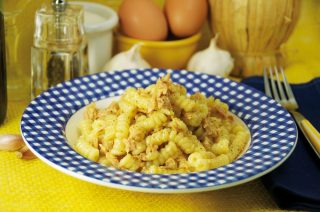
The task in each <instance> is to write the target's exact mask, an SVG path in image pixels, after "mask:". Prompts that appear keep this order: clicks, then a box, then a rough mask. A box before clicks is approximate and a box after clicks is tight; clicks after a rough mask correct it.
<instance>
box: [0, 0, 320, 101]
mask: <svg viewBox="0 0 320 212" xmlns="http://www.w3.org/2000/svg"><path fill="white" fill-rule="evenodd" d="M70 2H71V1H70ZM90 2H95V3H100V4H103V5H105V6H108V7H111V8H112V9H114V10H115V11H117V10H118V8H119V6H120V4H121V0H92V1H90ZM156 2H157V4H159V5H160V6H162V5H163V2H164V0H156ZM301 2H302V5H301V13H300V17H299V20H298V23H297V25H296V27H295V29H294V31H293V33H292V35H291V36H290V38H289V40H288V41H287V42H286V43H285V44H284V45H283V46H282V48H281V52H282V53H283V55H284V59H285V64H286V73H287V77H288V78H289V81H290V82H292V83H296V82H297V78H295V75H296V74H298V73H300V74H301V72H303V73H304V74H303V75H301V76H303V78H299V82H307V81H309V80H311V79H312V78H314V77H316V76H320V54H319V52H318V50H319V49H320V1H318V0H303V1H301ZM43 3H51V1H50V0H10V1H9V0H5V1H1V5H2V11H3V12H4V14H5V17H6V21H5V25H6V31H7V33H6V40H7V47H6V48H7V49H9V51H10V52H9V53H7V54H8V55H9V58H10V61H11V62H10V64H7V71H8V72H10V71H11V70H13V69H14V70H16V72H17V73H21V74H22V75H23V76H24V77H22V78H21V77H18V78H19V79H20V80H22V81H19V79H17V80H16V81H15V82H10V80H9V81H8V84H11V85H9V86H12V84H21V83H22V84H24V85H25V86H30V84H29V83H30V82H29V81H28V80H26V79H29V78H30V74H31V71H30V70H31V64H30V63H31V50H30V49H31V47H32V44H33V33H34V18H35V12H36V10H37V9H39V7H40V6H41V4H43ZM209 28H210V27H209V24H208V23H206V24H205V25H204V27H203V29H202V37H201V40H200V43H199V45H198V49H204V48H206V47H207V46H208V44H209V41H210V38H211V37H212V33H211V31H210V29H209ZM7 60H8V58H7ZM21 95H25V96H28V94H27V90H24V91H21ZM9 100H10V93H9Z"/></svg>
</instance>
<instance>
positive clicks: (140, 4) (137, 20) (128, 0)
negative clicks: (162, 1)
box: [118, 0, 168, 40]
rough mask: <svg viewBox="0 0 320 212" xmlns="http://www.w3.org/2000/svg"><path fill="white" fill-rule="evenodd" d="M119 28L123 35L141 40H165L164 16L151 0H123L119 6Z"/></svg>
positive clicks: (166, 31)
mask: <svg viewBox="0 0 320 212" xmlns="http://www.w3.org/2000/svg"><path fill="white" fill-rule="evenodd" d="M118 13H119V17H120V28H121V31H122V33H124V34H125V35H127V36H129V37H132V38H136V39H143V40H165V39H166V38H167V34H168V25H167V21H166V17H165V15H164V13H163V12H162V10H161V8H160V7H158V5H157V4H155V3H154V2H153V1H152V0H124V1H123V2H122V4H121V5H120V8H119V12H118Z"/></svg>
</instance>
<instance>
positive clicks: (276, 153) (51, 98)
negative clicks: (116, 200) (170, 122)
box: [21, 69, 297, 193]
mask: <svg viewBox="0 0 320 212" xmlns="http://www.w3.org/2000/svg"><path fill="white" fill-rule="evenodd" d="M167 72H171V78H172V80H173V81H174V82H176V83H180V84H182V85H184V86H185V87H186V88H187V90H188V93H194V92H201V93H203V94H205V95H206V96H210V95H212V96H214V97H216V98H219V99H221V100H222V101H224V102H225V103H227V104H228V105H229V108H230V110H231V112H233V113H234V114H236V115H237V116H238V117H240V118H241V119H242V120H243V121H244V123H245V124H246V125H247V126H248V128H249V130H250V133H251V144H250V146H249V148H248V150H247V151H246V152H245V153H244V154H243V155H242V157H240V158H239V159H238V160H236V161H234V162H232V163H231V164H228V165H226V166H222V167H219V168H216V169H213V170H208V171H203V172H196V173H186V174H167V175H161V174H144V173H137V172H131V171H124V170H118V169H116V168H113V167H105V166H102V165H100V164H98V163H95V162H92V161H90V160H88V159H86V158H84V157H82V156H81V155H79V154H78V153H77V152H75V151H74V150H73V149H72V148H71V147H70V146H69V144H68V143H67V140H66V137H65V132H64V131H65V127H66V124H67V122H68V120H69V118H70V117H71V116H72V115H73V114H74V113H76V112H77V111H78V110H79V109H81V108H83V107H84V106H85V105H87V104H89V103H90V102H92V101H98V100H102V99H106V98H110V97H114V96H119V95H121V94H122V93H123V92H124V90H125V89H126V88H127V87H147V86H148V85H150V84H153V83H155V82H156V80H157V79H158V78H159V77H161V76H164V75H165V74H166V73H167ZM21 132H22V135H23V137H24V140H25V142H26V143H27V145H28V147H29V148H30V149H31V151H32V152H33V153H34V154H35V155H36V156H37V157H39V158H40V159H41V160H43V161H44V162H45V163H47V164H48V165H50V166H52V167H53V168H56V169H58V170H60V171H62V172H63V173H66V174H68V175H71V176H74V177H76V178H79V179H82V180H85V181H89V182H92V183H95V184H99V185H103V186H108V187H113V188H119V189H126V190H132V191H141V192H151V193H187V192H200V191H208V190H215V189H221V188H226V187H230V186H234V185H238V184H241V183H245V182H248V181H250V180H253V179H256V178H258V177H260V176H262V175H264V174H266V173H268V172H270V171H272V170H273V169H275V168H276V167H278V166H279V165H280V164H281V163H283V162H284V161H285V160H286V159H287V158H288V157H289V155H290V154H291V153H292V151H293V149H294V147H295V144H296V142H297V128H296V125H295V123H294V121H293V120H292V118H291V116H290V115H289V113H288V112H287V111H286V110H285V109H284V108H282V107H281V105H279V104H278V103H276V102H275V101H274V100H273V99H271V98H269V97H267V96H265V95H264V94H263V93H261V92H259V91H257V90H255V89H253V88H251V87H249V86H247V85H244V84H241V83H238V82H234V81H231V80H229V79H226V78H221V77H217V76H210V75H206V74H202V73H195V72H188V71H184V70H182V71H181V70H180V71H174V70H161V69H144V70H126V71H120V72H108V73H105V72H103V73H98V74H93V75H88V76H85V77H81V78H77V79H73V80H70V81H67V82H65V83H61V84H58V85H57V86H56V87H53V88H51V89H49V90H48V91H46V92H44V93H42V94H41V95H40V96H38V97H37V98H36V99H34V100H33V101H32V102H31V103H30V105H29V106H28V107H27V108H26V110H25V111H24V114H23V116H22V120H21Z"/></svg>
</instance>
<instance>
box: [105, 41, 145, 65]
mask: <svg viewBox="0 0 320 212" xmlns="http://www.w3.org/2000/svg"><path fill="white" fill-rule="evenodd" d="M150 67H151V66H150V65H149V63H148V62H147V61H145V60H144V59H143V58H142V57H141V54H140V44H135V45H133V46H132V47H131V48H130V49H129V50H128V51H125V52H121V53H119V54H117V55H115V56H114V57H113V58H111V60H110V61H109V62H108V63H107V64H106V65H105V66H104V69H103V70H105V71H113V70H124V69H134V68H150Z"/></svg>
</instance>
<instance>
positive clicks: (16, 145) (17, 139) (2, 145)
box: [0, 134, 25, 151]
mask: <svg viewBox="0 0 320 212" xmlns="http://www.w3.org/2000/svg"><path fill="white" fill-rule="evenodd" d="M24 145H25V144H24V142H23V139H22V137H21V136H20V135H14V134H6V135H0V151H16V150H18V149H20V148H21V147H23V146H24Z"/></svg>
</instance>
